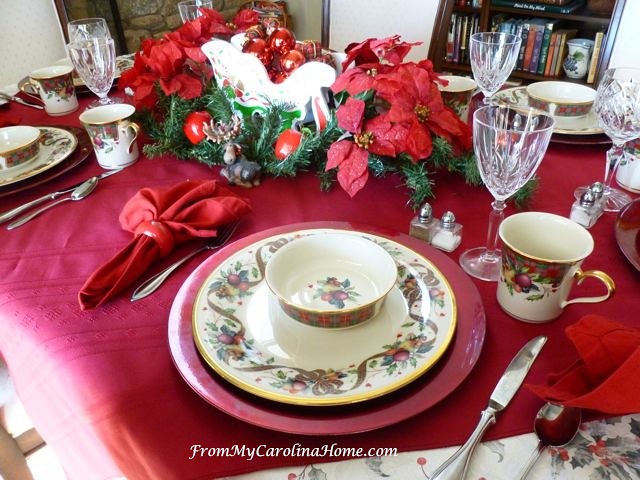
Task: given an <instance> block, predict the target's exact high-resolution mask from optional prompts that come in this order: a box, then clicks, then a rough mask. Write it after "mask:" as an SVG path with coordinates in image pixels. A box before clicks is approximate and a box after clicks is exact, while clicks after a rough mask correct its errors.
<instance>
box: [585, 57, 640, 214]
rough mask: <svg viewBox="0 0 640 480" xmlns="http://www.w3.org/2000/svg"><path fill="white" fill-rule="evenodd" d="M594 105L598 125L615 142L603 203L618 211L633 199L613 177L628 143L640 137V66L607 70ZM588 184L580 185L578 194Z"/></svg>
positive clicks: (607, 158)
mask: <svg viewBox="0 0 640 480" xmlns="http://www.w3.org/2000/svg"><path fill="white" fill-rule="evenodd" d="M593 109H594V112H595V113H596V118H597V120H598V126H599V127H600V128H601V129H602V130H603V131H604V133H605V134H606V135H607V136H608V137H609V138H610V139H611V141H612V143H613V146H612V147H611V149H609V151H607V155H606V164H605V171H604V181H603V183H604V189H603V195H604V197H603V198H604V203H603V207H604V210H605V211H607V212H617V211H619V210H620V209H621V208H622V207H624V206H625V205H626V204H627V203H629V202H630V201H631V197H630V196H629V195H628V194H626V193H625V192H623V191H622V190H619V189H617V188H614V187H612V186H611V180H612V179H613V177H614V176H615V173H616V168H617V167H618V164H619V163H620V160H621V159H622V157H623V156H624V145H625V143H627V142H629V141H631V140H634V139H636V138H638V137H640V68H625V67H620V68H610V69H609V70H607V71H606V72H605V73H604V75H603V76H602V80H600V83H599V84H598V89H597V91H596V98H595V100H594V102H593ZM587 188H588V187H578V189H577V190H576V192H575V194H576V196H577V197H580V195H581V194H582V192H584V191H585V190H586V189H587Z"/></svg>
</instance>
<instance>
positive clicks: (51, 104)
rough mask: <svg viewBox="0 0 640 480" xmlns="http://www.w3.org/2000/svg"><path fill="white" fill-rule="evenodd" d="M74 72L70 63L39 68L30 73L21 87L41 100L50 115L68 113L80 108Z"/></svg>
mask: <svg viewBox="0 0 640 480" xmlns="http://www.w3.org/2000/svg"><path fill="white" fill-rule="evenodd" d="M72 72H73V67H71V66H69V65H53V66H51V67H44V68H39V69H37V70H34V71H32V72H31V73H30V74H29V79H28V80H27V81H26V82H25V83H24V84H22V85H21V86H20V88H21V90H22V91H23V92H24V93H26V94H27V95H29V96H31V97H33V98H37V99H38V100H41V101H42V103H43V104H44V110H45V112H47V113H48V114H49V115H54V116H57V115H66V114H67V113H71V112H73V111H75V110H77V109H78V98H77V97H76V91H75V88H74V86H73V76H72Z"/></svg>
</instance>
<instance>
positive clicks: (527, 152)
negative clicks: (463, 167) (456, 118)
mask: <svg viewBox="0 0 640 480" xmlns="http://www.w3.org/2000/svg"><path fill="white" fill-rule="evenodd" d="M554 125H555V120H554V119H553V117H552V116H550V115H548V114H546V113H544V112H542V111H540V110H536V109H533V108H528V107H515V106H506V105H489V106H484V107H481V108H479V109H478V110H476V111H475V112H474V114H473V148H474V152H475V156H476V163H477V165H478V170H479V171H480V176H481V178H482V181H483V183H484V185H485V186H486V187H487V189H488V190H489V192H490V193H491V195H492V196H493V199H494V201H493V203H492V204H491V206H492V211H491V214H490V216H489V227H488V232H487V241H486V246H484V247H477V248H472V249H470V250H467V251H465V252H463V253H462V255H461V256H460V265H461V266H462V268H463V270H464V271H465V272H467V273H468V274H469V275H471V276H473V277H475V278H479V279H482V280H487V281H496V280H498V277H499V274H500V251H499V250H498V226H499V225H500V222H501V221H502V219H503V218H504V209H505V207H506V202H507V199H508V198H509V197H511V196H512V195H513V194H514V193H516V192H517V191H518V189H520V188H521V187H522V186H523V185H524V184H525V183H527V181H529V179H531V177H533V175H534V174H535V172H536V170H537V169H538V166H539V165H540V162H541V161H542V158H543V157H544V154H545V152H546V151H547V147H548V146H549V140H550V139H551V134H552V133H553V127H554Z"/></svg>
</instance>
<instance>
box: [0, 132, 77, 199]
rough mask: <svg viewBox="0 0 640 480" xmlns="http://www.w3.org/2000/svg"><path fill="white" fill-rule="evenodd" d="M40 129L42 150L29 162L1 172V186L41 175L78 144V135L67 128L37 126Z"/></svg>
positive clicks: (57, 163)
mask: <svg viewBox="0 0 640 480" xmlns="http://www.w3.org/2000/svg"><path fill="white" fill-rule="evenodd" d="M37 128H39V129H40V132H41V136H40V151H39V152H38V155H37V156H36V157H35V158H34V159H33V160H30V161H29V162H27V163H25V164H23V165H20V166H19V167H16V168H12V169H10V170H8V171H1V172H0V187H5V186H9V185H13V184H15V183H19V182H22V181H24V180H27V179H29V178H32V177H35V176H37V175H40V174H42V173H44V172H46V171H48V170H49V169H51V168H54V167H55V166H57V165H59V164H60V163H61V162H63V161H64V160H65V159H66V158H67V157H69V155H71V154H72V153H73V151H74V150H75V148H76V147H77V146H78V139H77V137H76V136H75V135H74V134H73V133H72V132H70V131H69V130H67V129H64V128H59V127H49V126H47V127H37Z"/></svg>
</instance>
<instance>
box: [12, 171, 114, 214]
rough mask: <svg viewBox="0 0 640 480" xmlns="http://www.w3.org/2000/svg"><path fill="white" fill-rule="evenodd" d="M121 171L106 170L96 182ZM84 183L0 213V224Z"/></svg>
mask: <svg viewBox="0 0 640 480" xmlns="http://www.w3.org/2000/svg"><path fill="white" fill-rule="evenodd" d="M122 170H123V169H122V168H119V169H117V170H107V171H106V172H103V173H101V174H100V175H98V180H100V179H103V178H106V177H108V176H110V175H113V174H114V173H118V172H120V171H122ZM87 180H88V179H87ZM84 182H86V180H83V181H82V182H78V183H76V184H75V185H72V186H70V187H67V188H65V189H64V190H59V191H57V192H51V193H47V194H46V195H43V196H42V197H39V198H36V199H35V200H31V201H30V202H27V203H24V204H22V205H20V206H18V207H16V208H12V209H11V210H7V211H6V212H2V213H0V223H4V222H6V221H8V220H11V219H12V218H14V217H16V216H17V215H20V214H21V213H22V212H24V211H25V210H29V209H30V208H32V207H35V206H36V205H40V204H41V203H43V202H46V201H47V200H55V199H56V198H58V197H59V196H60V195H64V194H65V193H69V192H72V191H73V190H75V189H76V188H77V187H79V186H80V185H82V184H83V183H84Z"/></svg>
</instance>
